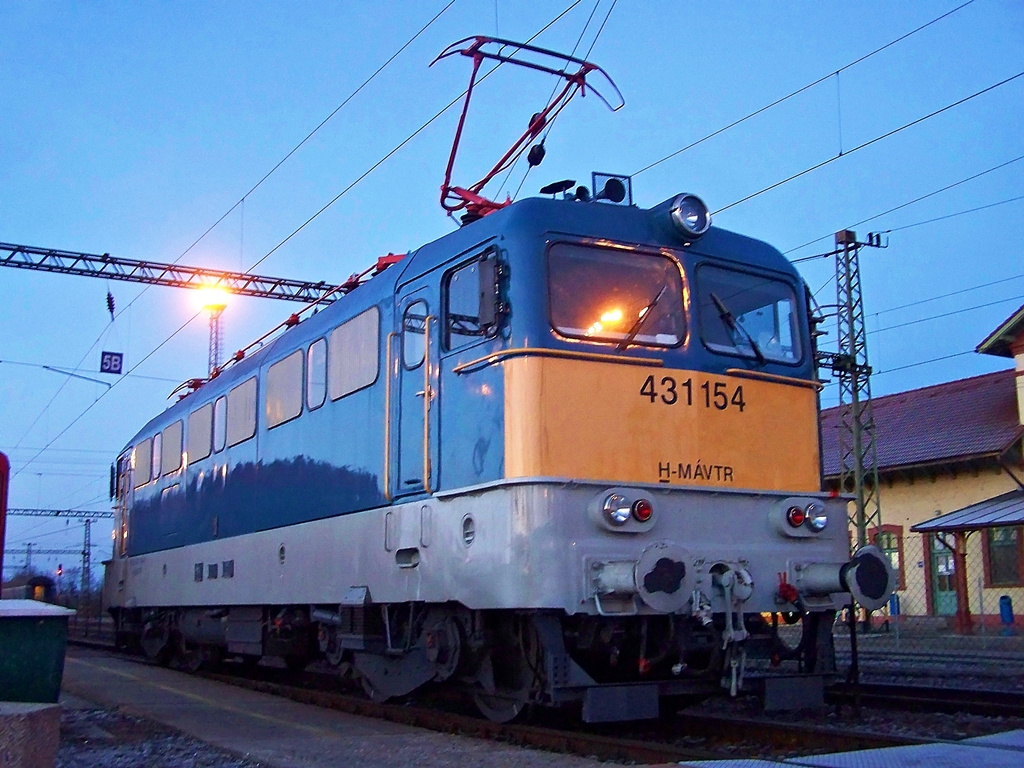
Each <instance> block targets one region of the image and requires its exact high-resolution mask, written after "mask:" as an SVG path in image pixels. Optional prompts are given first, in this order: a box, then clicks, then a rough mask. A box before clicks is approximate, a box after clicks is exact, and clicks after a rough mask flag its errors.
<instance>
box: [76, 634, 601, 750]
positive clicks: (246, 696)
mask: <svg viewBox="0 0 1024 768" xmlns="http://www.w3.org/2000/svg"><path fill="white" fill-rule="evenodd" d="M90 703H92V704H95V705H96V706H97V707H100V708H103V709H108V710H116V711H119V712H121V713H124V714H127V715H132V716H136V717H142V718H146V719H147V720H151V721H155V722H157V723H161V724H163V725H166V726H169V727H170V728H173V729H175V730H177V731H180V732H181V733H183V734H186V735H187V736H190V737H192V738H194V739H196V740H198V741H200V742H204V743H206V744H209V745H212V746H213V747H216V748H218V749H220V750H223V751H224V752H227V753H229V754H231V755H234V756H237V757H238V758H239V759H242V760H246V761H251V762H252V763H259V764H260V765H261V766H270V767H272V768H328V767H330V768H335V766H338V765H359V766H365V767H366V768H392V767H395V768H397V767H398V766H403V768H404V767H405V766H409V765H416V766H424V767H425V768H435V767H436V768H451V767H452V766H460V768H476V767H479V768H494V767H499V768H500V767H501V766H512V767H514V768H540V767H541V766H546V767H550V766H556V767H558V768H563V767H564V768H593V766H596V765H600V764H601V763H599V762H598V761H596V760H588V759H586V758H582V757H574V756H571V755H555V754H551V753H548V752H541V751H537V750H530V749H524V748H521V747H515V746H510V745H507V744H500V743H497V742H488V741H482V740H478V739H471V738H466V737H461V736H453V735H449V734H443V733H436V732H434V731H428V730H424V729H421V728H414V727H411V726H406V725H400V724H396V723H389V722H385V721H382V720H375V719H371V718H366V717H360V716H358V715H349V714H345V713H341V712H335V711H331V710H326V709H321V708H318V707H313V706H309V705H306V704H299V703H296V702H293V701H288V700H286V699H281V698H279V697H276V696H270V695H268V694H263V693H257V692H253V691H248V690H245V689H242V688H237V687H235V686H231V685H226V684H223V683H218V682H215V681H211V680H205V679H203V678H199V677H192V676H190V675H185V674H182V673H180V672H175V671H173V670H169V669H163V668H161V667H155V666H151V665H147V664H140V663H138V662H135V661H132V660H131V659H127V658H118V657H116V656H111V655H109V654H106V653H103V652H100V651H93V650H89V649H83V648H76V647H71V648H68V652H67V657H66V659H65V665H64V684H63V696H62V706H64V707H76V708H79V709H81V708H84V707H87V706H89V704H90ZM150 764H152V763H150ZM206 764H210V763H206Z"/></svg>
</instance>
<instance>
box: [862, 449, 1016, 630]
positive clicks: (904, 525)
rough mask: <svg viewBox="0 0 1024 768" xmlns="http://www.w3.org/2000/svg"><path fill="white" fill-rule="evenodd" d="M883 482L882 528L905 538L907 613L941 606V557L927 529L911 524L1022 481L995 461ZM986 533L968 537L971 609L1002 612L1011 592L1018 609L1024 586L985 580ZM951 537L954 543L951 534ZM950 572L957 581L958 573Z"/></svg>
mask: <svg viewBox="0 0 1024 768" xmlns="http://www.w3.org/2000/svg"><path fill="white" fill-rule="evenodd" d="M1014 472H1015V473H1016V474H1017V475H1018V476H1021V475H1022V474H1024V468H1021V467H1015V468H1014ZM881 486H882V487H881V494H880V501H881V511H882V529H883V530H884V531H890V532H894V533H897V534H898V536H899V537H900V541H901V544H902V546H901V550H902V552H901V554H902V568H901V570H902V577H903V580H902V588H901V589H900V590H899V595H900V611H901V613H902V614H903V615H905V616H926V615H933V614H934V613H935V607H936V603H935V595H934V594H933V592H934V591H935V590H934V586H935V582H936V577H937V576H939V575H940V574H939V573H935V572H934V570H935V565H936V563H935V562H934V561H933V559H932V554H931V550H930V547H931V544H932V541H933V539H932V537H930V536H926V535H924V534H920V533H912V532H911V530H910V528H911V526H913V525H915V524H917V523H922V522H925V521H926V520H930V519H931V518H933V517H936V516H938V515H942V514H946V513H947V512H953V511H955V510H957V509H962V508H963V507H966V506H969V505H970V504H974V503H977V502H979V501H984V500H985V499H990V498H992V497H994V496H998V495H1000V494H1003V493H1006V492H1008V491H1012V490H1014V489H1016V488H1017V487H1018V486H1017V484H1016V483H1015V482H1014V481H1013V479H1012V478H1011V477H1010V476H1009V475H1008V474H1007V473H1006V472H1005V471H1003V470H1002V469H998V468H996V467H995V465H994V463H993V467H992V468H991V469H985V470H981V471H977V472H974V471H960V472H958V473H956V474H955V475H954V474H950V473H948V472H947V473H946V474H943V475H939V476H936V477H923V478H922V477H917V478H914V479H913V480H911V479H900V480H895V481H893V482H892V483H891V484H890V483H889V482H887V481H886V480H883V481H882V483H881ZM1022 534H1024V531H1022ZM985 537H986V534H985V533H984V532H980V531H979V532H975V533H971V534H970V535H969V536H968V539H967V583H968V592H969V600H970V609H971V613H972V614H974V615H977V614H979V613H980V612H981V609H982V608H984V613H985V614H986V615H988V616H990V617H998V615H999V598H1000V597H1001V596H1002V595H1009V596H1010V598H1011V600H1012V601H1013V605H1014V610H1015V612H1018V613H1021V612H1024V586H1021V587H1006V586H997V587H986V586H985V583H986V579H985V556H984V553H983V545H984V542H985ZM949 541H950V544H952V537H951V536H950V537H949ZM940 560H942V559H941V558H940ZM948 567H949V563H943V562H939V563H938V569H939V571H940V572H941V571H943V570H945V569H946V568H948ZM948 576H949V580H950V581H952V573H949V574H948ZM979 584H980V585H981V592H980V597H979ZM947 606H948V602H947Z"/></svg>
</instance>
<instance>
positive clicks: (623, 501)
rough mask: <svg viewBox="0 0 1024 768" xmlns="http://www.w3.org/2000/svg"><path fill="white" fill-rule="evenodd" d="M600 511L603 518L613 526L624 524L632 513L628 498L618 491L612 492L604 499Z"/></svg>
mask: <svg viewBox="0 0 1024 768" xmlns="http://www.w3.org/2000/svg"><path fill="white" fill-rule="evenodd" d="M602 511H603V512H604V518H605V520H607V521H608V522H609V523H611V524H612V525H615V526H619V525H625V524H626V522H627V521H628V520H629V516H630V514H632V508H631V505H630V503H629V499H627V498H626V497H625V496H623V495H621V494H618V493H612V494H610V495H609V496H608V497H607V498H606V499H605V500H604V507H603V510H602Z"/></svg>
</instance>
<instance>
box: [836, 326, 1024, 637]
mask: <svg viewBox="0 0 1024 768" xmlns="http://www.w3.org/2000/svg"><path fill="white" fill-rule="evenodd" d="M976 351H977V352H979V353H981V354H987V355H995V356H998V357H1005V358H1010V359H1012V360H1013V361H1014V363H1015V364H1014V367H1012V368H1008V369H1006V370H1002V371H997V372H995V373H989V374H984V375H981V376H973V377H971V378H967V379H960V380H958V381H950V382H946V383H944V384H936V385H934V386H929V387H923V388H921V389H914V390H910V391H907V392H899V393H896V394H893V395H887V396H885V397H876V398H874V399H873V400H872V404H873V409H874V420H875V447H876V451H877V467H878V477H879V491H880V493H879V497H880V507H881V520H882V525H881V527H880V529H873V530H870V531H869V532H868V537H869V539H870V540H871V541H873V542H875V543H876V544H877V545H878V546H879V547H881V549H882V550H883V551H885V552H886V553H887V554H888V555H889V557H890V559H891V561H892V563H893V566H894V568H895V569H896V572H897V574H898V580H899V591H898V593H897V594H898V599H896V600H893V601H890V605H889V610H888V611H887V612H888V613H892V614H898V615H899V616H900V617H901V621H902V622H904V623H906V622H910V623H913V621H914V619H915V617H916V618H919V619H921V620H922V623H927V622H928V621H930V622H931V623H932V625H935V624H937V623H938V624H944V625H945V626H947V627H948V628H950V629H952V630H954V631H957V632H964V633H971V632H975V631H978V630H979V629H981V628H982V627H983V626H985V627H989V626H993V625H994V626H999V625H1002V626H1004V627H1005V625H1006V624H1010V623H1013V621H1014V619H1016V622H1017V624H1018V625H1020V624H1021V621H1022V620H1021V619H1020V618H1017V617H1016V616H1015V614H1020V613H1024V306H1022V307H1021V308H1020V309H1018V310H1017V311H1016V312H1014V313H1013V314H1012V315H1010V317H1008V318H1007V319H1006V320H1005V321H1004V322H1003V323H1001V324H1000V325H999V327H998V328H996V329H995V330H994V331H993V332H992V333H991V334H989V336H988V337H987V338H986V339H985V340H984V341H982V342H981V344H979V345H978V347H977V348H976ZM839 415H840V414H839V409H838V408H831V409H828V410H826V411H824V412H823V414H822V448H823V456H824V465H825V475H826V486H827V487H829V488H831V489H838V474H839V469H840V466H839V461H840V456H839V425H840V420H839ZM851 535H854V536H855V533H853V534H851ZM938 619H945V621H944V622H939V621H938Z"/></svg>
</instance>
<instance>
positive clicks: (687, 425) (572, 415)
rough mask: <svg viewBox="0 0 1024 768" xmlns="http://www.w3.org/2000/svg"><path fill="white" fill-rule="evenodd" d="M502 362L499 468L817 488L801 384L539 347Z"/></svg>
mask: <svg viewBox="0 0 1024 768" xmlns="http://www.w3.org/2000/svg"><path fill="white" fill-rule="evenodd" d="M503 365H504V366H505V476H506V477H508V478H514V477H569V478H576V479H581V480H599V481H604V482H619V483H657V482H661V483H666V484H669V485H684V486H704V487H707V486H713V487H722V488H744V489H764V490H776V491H790V492H816V491H818V490H820V479H819V473H818V429H817V408H816V396H815V392H814V390H813V389H811V388H808V387H801V386H796V385H792V384H783V383H777V382H768V381H760V380H755V379H748V378H739V377H735V376H716V375H709V374H705V373H701V372H699V371H681V370H671V369H666V368H652V367H648V366H632V365H619V364H608V363H600V362H590V361H582V360H571V359H570V360H566V359H558V358H545V357H520V358H514V359H509V360H505V361H504V363H503Z"/></svg>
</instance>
